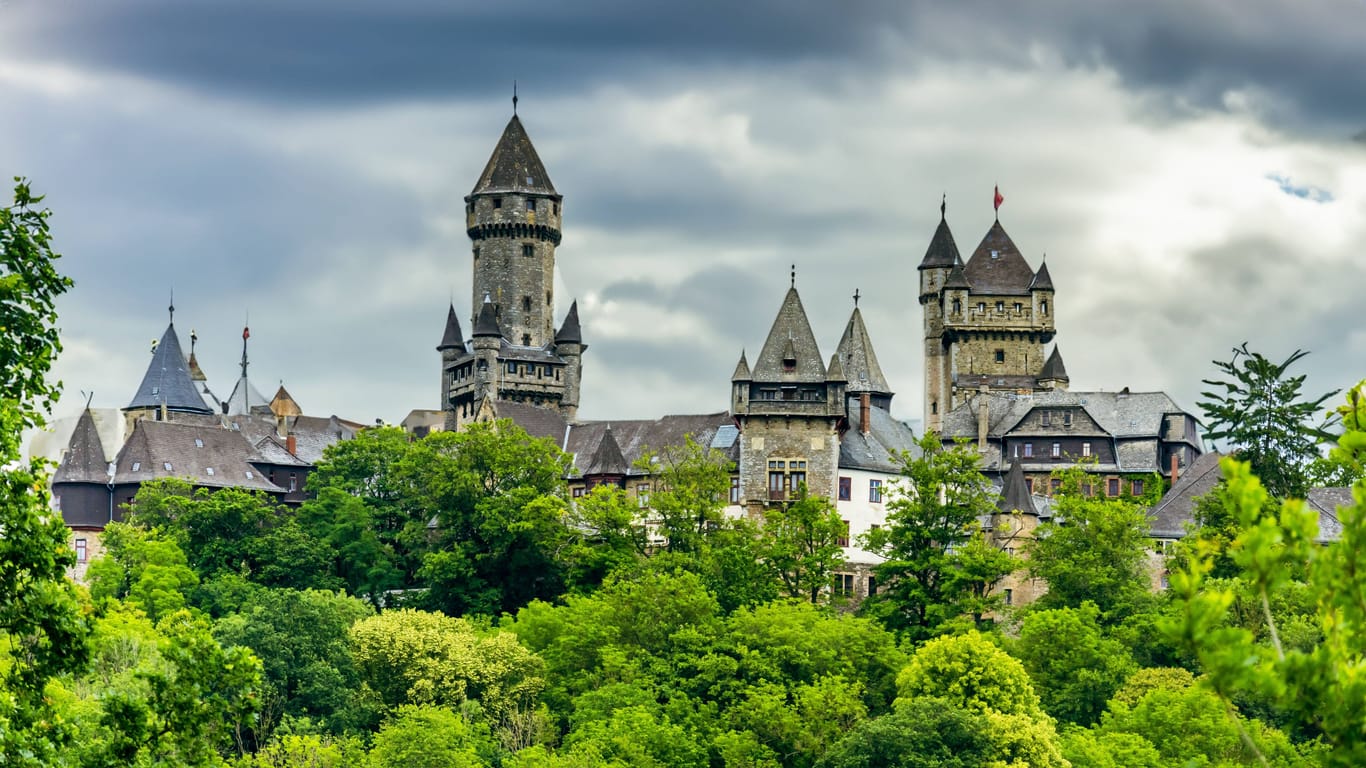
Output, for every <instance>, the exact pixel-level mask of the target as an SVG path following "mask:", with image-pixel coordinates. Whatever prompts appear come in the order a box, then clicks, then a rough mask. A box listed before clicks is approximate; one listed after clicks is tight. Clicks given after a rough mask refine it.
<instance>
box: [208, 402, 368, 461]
mask: <svg viewBox="0 0 1366 768" xmlns="http://www.w3.org/2000/svg"><path fill="white" fill-rule="evenodd" d="M231 423H232V424H234V425H236V427H237V428H238V429H239V430H241V432H242V434H244V435H246V436H247V439H248V440H249V441H250V442H251V443H252V444H253V445H256V444H259V443H260V442H261V440H262V439H263V438H271V439H273V440H275V441H276V442H279V440H280V437H279V430H280V424H279V423H278V422H277V421H276V419H275V417H274V416H272V415H271V414H260V413H257V414H252V415H251V416H234V417H233V420H232V422H231ZM285 426H286V428H287V429H288V431H289V434H290V435H292V436H293V437H294V456H295V457H296V458H298V460H299V461H301V462H304V463H305V464H317V463H318V462H320V461H322V458H323V451H325V450H327V448H328V446H331V445H333V444H335V443H339V442H341V441H342V440H350V439H351V438H353V437H355V436H356V432H357V430H358V429H359V428H360V426H361V425H359V424H356V423H355V422H350V421H347V420H345V419H340V418H338V417H336V416H327V417H324V416H295V417H290V418H286V420H285Z"/></svg>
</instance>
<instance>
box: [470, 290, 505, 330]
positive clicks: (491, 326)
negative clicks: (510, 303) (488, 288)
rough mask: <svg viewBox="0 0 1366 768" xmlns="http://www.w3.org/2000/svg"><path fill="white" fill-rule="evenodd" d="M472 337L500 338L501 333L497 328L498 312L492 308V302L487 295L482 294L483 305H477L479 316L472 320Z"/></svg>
mask: <svg viewBox="0 0 1366 768" xmlns="http://www.w3.org/2000/svg"><path fill="white" fill-rule="evenodd" d="M474 335H475V336H476V337H478V336H502V335H503V332H502V331H501V330H499V328H498V311H497V310H496V309H494V307H493V300H492V299H490V298H489V296H488V294H484V303H483V304H480V305H479V316H478V317H476V318H475V319H474Z"/></svg>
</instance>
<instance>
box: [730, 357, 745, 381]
mask: <svg viewBox="0 0 1366 768" xmlns="http://www.w3.org/2000/svg"><path fill="white" fill-rule="evenodd" d="M730 380H731V381H749V380H750V373H749V361H748V360H746V359H745V351H744V350H743V349H742V350H740V362H738V363H736V364H735V373H732V374H731V375H730Z"/></svg>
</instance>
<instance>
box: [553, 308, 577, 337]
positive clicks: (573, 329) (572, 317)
mask: <svg viewBox="0 0 1366 768" xmlns="http://www.w3.org/2000/svg"><path fill="white" fill-rule="evenodd" d="M555 343H556V344H582V343H583V331H582V330H581V329H580V328H579V302H578V301H574V302H572V303H571V304H570V305H569V312H568V314H566V315H565V316H564V323H562V324H561V325H560V330H559V331H558V332H557V333H556V334H555Z"/></svg>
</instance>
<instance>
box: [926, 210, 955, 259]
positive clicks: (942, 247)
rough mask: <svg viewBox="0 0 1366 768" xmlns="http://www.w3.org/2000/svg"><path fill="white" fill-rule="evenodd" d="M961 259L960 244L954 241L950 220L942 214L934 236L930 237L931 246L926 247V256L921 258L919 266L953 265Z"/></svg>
mask: <svg viewBox="0 0 1366 768" xmlns="http://www.w3.org/2000/svg"><path fill="white" fill-rule="evenodd" d="M959 261H961V259H960V257H959V256H958V244H957V243H955V242H953V233H952V232H950V231H949V223H948V221H946V220H945V219H944V217H943V216H940V217H939V226H938V227H936V228H935V230H934V237H932V238H930V247H929V248H927V249H925V258H923V259H921V260H920V267H919V268H920V269H933V268H935V267H952V266H953V265H954V264H956V263H958V262H959Z"/></svg>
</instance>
